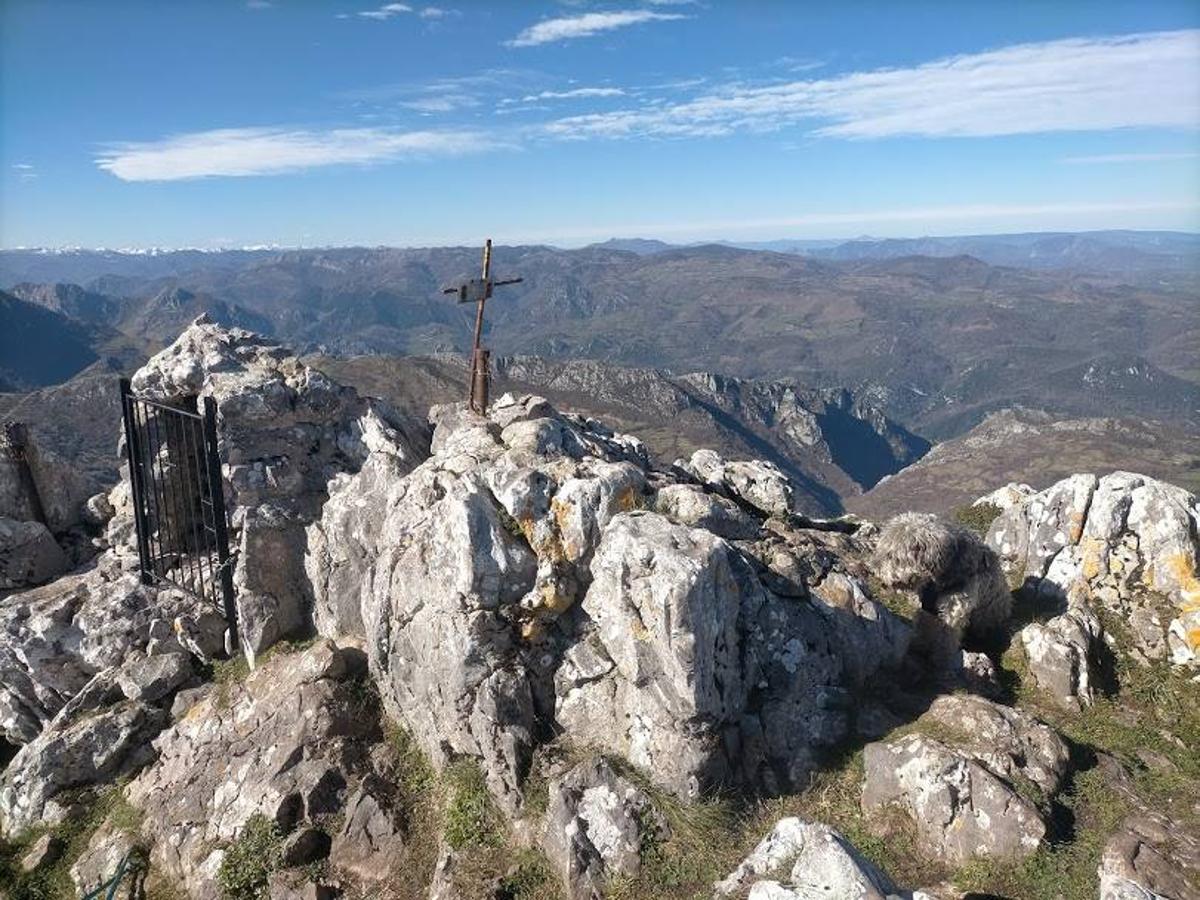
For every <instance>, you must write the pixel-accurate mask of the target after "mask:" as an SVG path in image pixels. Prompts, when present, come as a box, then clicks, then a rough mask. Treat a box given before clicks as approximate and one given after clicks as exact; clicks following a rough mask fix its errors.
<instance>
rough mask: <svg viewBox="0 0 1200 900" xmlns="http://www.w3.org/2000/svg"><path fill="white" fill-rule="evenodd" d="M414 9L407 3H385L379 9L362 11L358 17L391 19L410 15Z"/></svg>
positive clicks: (381, 19)
mask: <svg viewBox="0 0 1200 900" xmlns="http://www.w3.org/2000/svg"><path fill="white" fill-rule="evenodd" d="M412 11H413V9H412V7H411V6H409V5H408V4H407V3H385V4H384V5H383V6H381V7H379V8H378V9H364V10H360V11H359V13H358V15H359V16H361V17H362V18H364V19H378V20H380V21H383V20H384V19H390V18H392V16H398V15H400V14H401V13H410V12H412Z"/></svg>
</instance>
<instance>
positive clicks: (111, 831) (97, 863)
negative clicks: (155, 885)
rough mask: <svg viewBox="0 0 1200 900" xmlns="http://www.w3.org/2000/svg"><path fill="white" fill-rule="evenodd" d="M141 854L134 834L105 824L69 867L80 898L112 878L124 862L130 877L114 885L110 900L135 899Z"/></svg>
mask: <svg viewBox="0 0 1200 900" xmlns="http://www.w3.org/2000/svg"><path fill="white" fill-rule="evenodd" d="M141 852H142V851H141V849H140V848H139V846H138V843H137V838H136V835H134V834H131V833H129V832H128V831H124V830H122V829H119V828H115V827H113V826H112V825H111V824H110V823H108V822H105V823H103V824H102V825H101V826H100V827H99V828H97V829H96V831H95V832H93V834H92V836H91V837H90V838H89V839H88V842H87V846H86V847H84V849H83V852H82V853H80V854H79V857H78V858H77V859H76V860H75V862H74V863H72V864H71V881H72V882H73V883H74V884H75V888H76V890H78V891H79V893H80V894H81V895H82V894H84V893H86V892H88V891H91V890H93V889H95V888H96V887H98V886H99V885H101V884H104V883H105V882H107V881H108V880H109V879H110V878H113V877H114V876H115V875H116V874H117V871H118V870H119V869H120V867H121V862H122V860H125V861H126V866H127V870H129V871H130V874H129V875H128V876H126V877H125V878H124V879H123V880H122V882H121V883H120V884H119V885H118V888H119V889H118V892H117V893H116V894H114V895H113V896H114V900H116V898H120V900H137V898H138V897H140V896H142V894H141V891H140V890H139V886H140V885H141V883H142V877H143V876H144V874H145V866H144V857H141V858H139V857H138V854H140V853H141ZM131 863H132V865H131Z"/></svg>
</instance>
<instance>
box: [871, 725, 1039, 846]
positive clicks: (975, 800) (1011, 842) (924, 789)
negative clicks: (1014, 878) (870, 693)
mask: <svg viewBox="0 0 1200 900" xmlns="http://www.w3.org/2000/svg"><path fill="white" fill-rule="evenodd" d="M864 762H865V769H866V778H865V780H864V782H863V793H862V808H863V812H864V813H865V814H867V815H868V816H869V817H876V820H878V817H879V813H880V812H881V811H883V810H885V809H887V808H888V807H892V806H895V807H898V808H899V809H901V810H902V811H903V812H904V813H905V814H907V815H908V816H909V817H910V818H911V819H912V820H913V823H914V825H915V828H916V834H917V844H918V847H919V849H920V850H921V851H922V852H923V853H926V854H927V855H929V856H931V857H933V858H935V859H938V860H941V861H943V862H946V863H950V864H954V865H961V864H963V863H966V862H967V861H969V860H971V859H973V858H975V857H988V858H993V859H1020V858H1022V857H1025V856H1028V855H1030V854H1031V853H1033V852H1034V851H1036V850H1037V848H1038V847H1039V846H1040V845H1041V843H1042V839H1043V837H1044V836H1045V833H1046V825H1045V822H1044V821H1043V820H1042V817H1041V814H1040V813H1039V812H1038V810H1037V808H1036V807H1035V806H1034V805H1033V804H1032V803H1031V802H1030V801H1029V800H1027V799H1025V798H1024V797H1022V796H1021V795H1020V794H1018V793H1017V792H1016V791H1015V790H1013V788H1012V787H1011V786H1010V785H1009V783H1008V782H1007V781H1006V780H1005V779H1003V778H1001V777H999V776H998V775H997V774H995V773H994V772H992V771H991V770H990V769H989V768H988V767H987V766H985V765H983V764H982V763H980V762H979V761H978V760H976V759H975V758H974V757H972V756H971V755H969V754H966V753H963V752H961V751H959V750H956V749H954V748H952V747H950V746H948V745H947V744H944V743H942V742H941V741H938V740H934V739H933V738H930V737H926V736H925V735H922V734H910V735H907V736H905V737H902V738H899V739H897V740H893V741H888V742H885V743H875V744H868V745H867V746H866V748H865V751H864Z"/></svg>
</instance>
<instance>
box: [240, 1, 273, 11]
mask: <svg viewBox="0 0 1200 900" xmlns="http://www.w3.org/2000/svg"><path fill="white" fill-rule="evenodd" d="M274 5H275V4H274V3H272V2H271V0H246V9H270V8H271V7H272V6H274Z"/></svg>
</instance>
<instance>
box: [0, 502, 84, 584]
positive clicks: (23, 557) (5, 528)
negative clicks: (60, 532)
mask: <svg viewBox="0 0 1200 900" xmlns="http://www.w3.org/2000/svg"><path fill="white" fill-rule="evenodd" d="M67 566H68V561H67V555H66V554H65V553H63V551H62V548H61V547H60V546H59V545H58V542H57V541H55V540H54V535H52V534H51V533H50V531H49V529H47V528H46V526H45V525H43V524H42V523H41V522H17V521H15V520H13V519H4V518H0V593H3V592H5V591H11V590H24V589H25V588H30V587H34V586H36V585H39V584H45V583H46V582H47V581H49V580H50V579H52V578H54V577H56V576H57V575H59V574H61V573H62V572H64V571H65V570H66V568H67Z"/></svg>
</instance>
